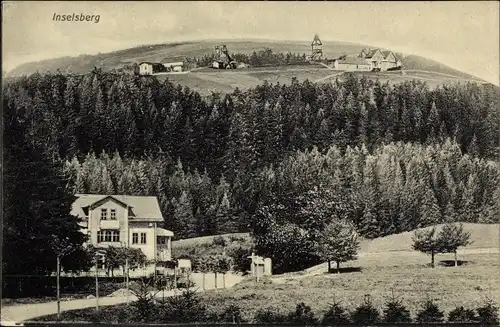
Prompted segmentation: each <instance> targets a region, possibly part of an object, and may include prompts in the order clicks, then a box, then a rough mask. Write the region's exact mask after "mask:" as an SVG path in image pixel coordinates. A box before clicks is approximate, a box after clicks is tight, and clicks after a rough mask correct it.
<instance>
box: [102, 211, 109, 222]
mask: <svg viewBox="0 0 500 327" xmlns="http://www.w3.org/2000/svg"><path fill="white" fill-rule="evenodd" d="M101 220H108V209H101Z"/></svg>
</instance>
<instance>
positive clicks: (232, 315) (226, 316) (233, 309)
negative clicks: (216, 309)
mask: <svg viewBox="0 0 500 327" xmlns="http://www.w3.org/2000/svg"><path fill="white" fill-rule="evenodd" d="M218 321H219V322H232V323H237V324H240V323H242V322H244V319H243V317H242V313H241V308H240V307H239V306H237V305H233V304H231V305H230V306H228V307H227V308H226V309H225V310H224V311H223V312H222V316H221V317H220V319H219V320H218Z"/></svg>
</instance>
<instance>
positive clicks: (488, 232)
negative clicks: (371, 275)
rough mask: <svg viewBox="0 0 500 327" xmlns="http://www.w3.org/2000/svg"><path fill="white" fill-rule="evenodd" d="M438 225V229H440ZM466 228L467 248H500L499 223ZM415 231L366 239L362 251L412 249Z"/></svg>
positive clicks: (472, 225)
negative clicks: (468, 241) (467, 234)
mask: <svg viewBox="0 0 500 327" xmlns="http://www.w3.org/2000/svg"><path fill="white" fill-rule="evenodd" d="M439 227H440V226H439V225H438V229H439ZM464 230H465V231H467V232H469V233H470V234H471V237H470V240H471V241H473V243H472V244H470V245H468V246H467V247H466V248H467V249H492V248H495V249H498V248H499V247H500V243H499V241H500V225H499V224H464ZM412 236H413V232H404V233H400V234H395V235H389V236H385V237H380V238H376V239H373V240H364V241H363V242H361V251H360V252H366V253H380V252H393V251H412V247H411V245H412Z"/></svg>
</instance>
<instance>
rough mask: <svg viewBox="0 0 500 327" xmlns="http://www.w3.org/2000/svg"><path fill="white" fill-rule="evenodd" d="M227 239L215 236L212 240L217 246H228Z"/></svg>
mask: <svg viewBox="0 0 500 327" xmlns="http://www.w3.org/2000/svg"><path fill="white" fill-rule="evenodd" d="M226 243H227V242H226V239H225V238H224V237H222V236H215V237H214V239H213V240H212V244H213V245H216V246H222V247H224V246H226Z"/></svg>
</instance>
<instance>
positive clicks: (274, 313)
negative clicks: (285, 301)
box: [254, 307, 287, 324]
mask: <svg viewBox="0 0 500 327" xmlns="http://www.w3.org/2000/svg"><path fill="white" fill-rule="evenodd" d="M254 320H255V322H257V323H262V324H273V323H284V322H286V321H287V317H286V316H285V315H284V314H282V313H281V312H279V309H276V308H274V307H269V308H266V309H259V310H258V311H257V313H256V314H255V316H254Z"/></svg>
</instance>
